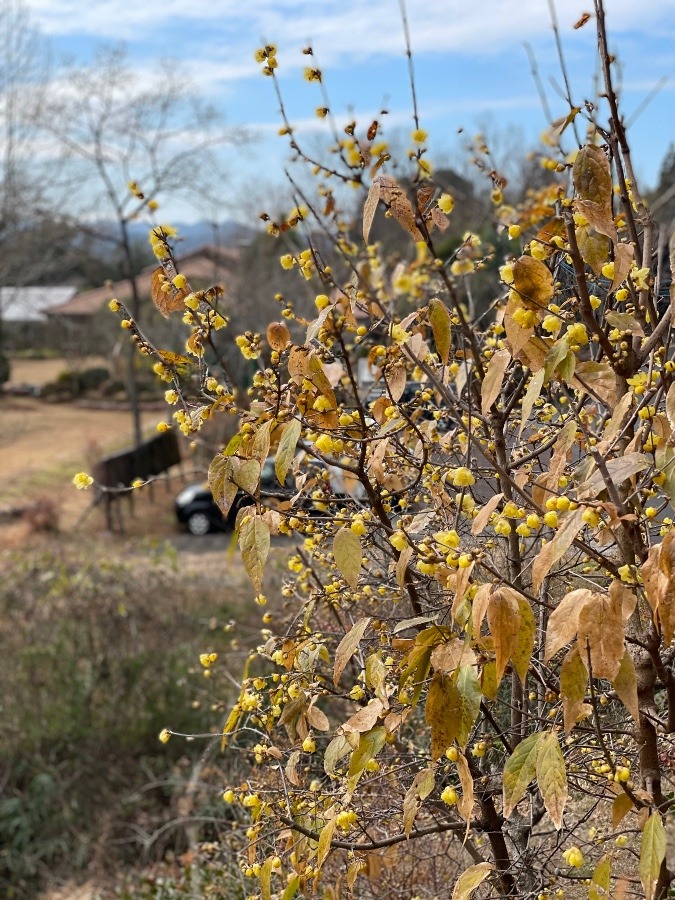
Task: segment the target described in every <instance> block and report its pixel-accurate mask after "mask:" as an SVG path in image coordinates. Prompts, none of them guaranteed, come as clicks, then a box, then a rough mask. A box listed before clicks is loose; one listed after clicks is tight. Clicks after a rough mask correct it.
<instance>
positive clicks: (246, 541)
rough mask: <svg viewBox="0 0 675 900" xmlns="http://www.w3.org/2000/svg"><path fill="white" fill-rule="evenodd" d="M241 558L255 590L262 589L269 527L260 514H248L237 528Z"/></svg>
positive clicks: (268, 546)
mask: <svg viewBox="0 0 675 900" xmlns="http://www.w3.org/2000/svg"><path fill="white" fill-rule="evenodd" d="M239 547H240V548H241V558H242V560H243V561H244V566H245V568H246V571H247V573H248V576H249V578H250V579H251V581H252V582H253V587H254V588H255V589H256V591H258V592H260V591H261V590H262V578H263V573H264V571H265V561H266V559H267V554H268V553H269V549H270V528H269V525H268V524H267V522H266V521H265V520H264V519H263V517H262V516H257V515H253V516H250V517H249V518H248V519H247V520H246V521H245V522H244V523H243V524H242V526H241V528H240V530H239Z"/></svg>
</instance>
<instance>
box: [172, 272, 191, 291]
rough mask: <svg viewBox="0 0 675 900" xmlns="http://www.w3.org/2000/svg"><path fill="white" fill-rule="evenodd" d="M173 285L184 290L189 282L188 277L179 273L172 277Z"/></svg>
mask: <svg viewBox="0 0 675 900" xmlns="http://www.w3.org/2000/svg"><path fill="white" fill-rule="evenodd" d="M171 283H172V284H173V286H174V287H175V288H177V289H178V290H179V291H180V290H182V289H183V288H184V287H185V285H186V284H187V278H186V277H185V275H182V274H178V275H176V277H175V278H174V279H172V282H171Z"/></svg>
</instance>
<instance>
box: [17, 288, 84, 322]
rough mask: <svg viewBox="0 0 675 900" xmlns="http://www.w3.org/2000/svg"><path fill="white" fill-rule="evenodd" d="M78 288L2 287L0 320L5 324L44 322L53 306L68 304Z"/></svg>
mask: <svg viewBox="0 0 675 900" xmlns="http://www.w3.org/2000/svg"><path fill="white" fill-rule="evenodd" d="M76 291H77V288H75V287H71V286H69V285H64V286H63V287H0V318H1V319H2V321H3V322H43V321H46V320H45V313H46V311H47V310H48V309H49V308H50V307H51V306H57V305H59V304H61V303H66V302H67V301H68V300H70V298H71V297H73V296H74V295H75V293H76Z"/></svg>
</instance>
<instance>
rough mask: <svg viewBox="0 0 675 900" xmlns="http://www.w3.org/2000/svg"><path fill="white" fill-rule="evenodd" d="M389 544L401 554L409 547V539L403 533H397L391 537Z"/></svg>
mask: <svg viewBox="0 0 675 900" xmlns="http://www.w3.org/2000/svg"><path fill="white" fill-rule="evenodd" d="M389 543H390V544H391V545H392V547H394V548H395V549H396V550H398V551H399V552H400V551H402V550H403V549H404V548H405V547H407V546H408V539H407V538H406V536H405V534H404V533H403V532H402V531H395V532H394V533H393V534H392V535H390V536H389Z"/></svg>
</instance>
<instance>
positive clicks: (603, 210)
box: [574, 200, 617, 241]
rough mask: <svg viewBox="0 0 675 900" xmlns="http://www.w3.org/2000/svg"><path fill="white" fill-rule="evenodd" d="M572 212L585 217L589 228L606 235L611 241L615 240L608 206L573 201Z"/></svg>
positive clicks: (587, 201) (614, 229) (586, 201)
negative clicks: (589, 225)
mask: <svg viewBox="0 0 675 900" xmlns="http://www.w3.org/2000/svg"><path fill="white" fill-rule="evenodd" d="M574 211H575V212H577V213H580V214H581V215H582V216H585V217H586V218H587V219H588V221H589V223H590V224H591V226H592V227H593V228H594V229H595V230H596V231H599V232H600V234H604V235H606V236H607V237H608V238H611V239H612V241H615V240H616V236H617V235H616V228H615V227H614V220H613V218H612V209H611V207H610V206H609V205H607V204H602V203H595V202H594V201H593V200H575V201H574Z"/></svg>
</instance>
